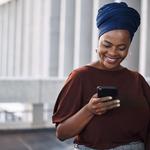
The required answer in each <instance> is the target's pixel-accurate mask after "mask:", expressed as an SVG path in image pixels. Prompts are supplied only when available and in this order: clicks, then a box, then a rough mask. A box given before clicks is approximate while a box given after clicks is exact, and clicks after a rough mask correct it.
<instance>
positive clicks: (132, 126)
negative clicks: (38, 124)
mask: <svg viewBox="0 0 150 150" xmlns="http://www.w3.org/2000/svg"><path fill="white" fill-rule="evenodd" d="M139 25H140V16H139V14H138V12H137V11H136V10H135V9H133V8H131V7H128V6H127V4H126V3H123V2H121V3H110V4H106V5H104V6H103V7H102V8H100V9H99V11H98V15H97V27H98V29H99V38H98V48H97V54H98V55H99V58H100V59H99V60H98V61H97V62H94V63H91V64H88V65H86V66H83V67H80V68H78V69H75V70H73V71H72V72H71V74H70V75H69V77H68V79H67V81H66V83H65V85H64V87H63V89H62V90H61V92H60V94H59V96H58V99H57V102H56V104H55V108H54V114H53V118H52V119H53V122H54V123H56V135H57V137H58V138H59V139H60V140H66V139H68V138H72V137H75V140H74V143H75V144H74V147H75V149H76V150H83V149H84V150H85V149H86V150H92V149H97V150H104V149H108V150H112V149H113V150H123V149H126V150H145V149H146V150H150V146H149V145H148V144H149V143H150V131H149V129H148V128H150V125H149V121H150V107H149V106H150V87H149V85H148V83H147V82H146V81H145V79H144V78H143V77H142V75H140V74H139V73H137V72H134V71H131V70H129V69H127V68H125V67H123V66H122V65H121V62H122V61H123V60H124V59H125V58H126V56H127V55H128V50H129V47H130V44H131V41H132V38H133V36H134V33H135V32H136V30H137V28H138V26H139ZM99 85H100V86H116V87H117V88H118V90H119V94H118V97H117V98H116V99H112V97H111V96H110V95H108V96H105V97H100V98H99V97H98V96H97V93H96V88H97V86H99Z"/></svg>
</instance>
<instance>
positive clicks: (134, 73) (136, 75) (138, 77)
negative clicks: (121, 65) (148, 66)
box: [127, 69, 148, 84]
mask: <svg viewBox="0 0 150 150" xmlns="http://www.w3.org/2000/svg"><path fill="white" fill-rule="evenodd" d="M127 74H128V75H129V76H130V77H131V78H133V79H135V80H138V81H139V82H140V83H146V84H148V82H147V81H146V79H145V77H144V76H143V75H142V74H141V73H139V72H138V71H133V70H129V69H127Z"/></svg>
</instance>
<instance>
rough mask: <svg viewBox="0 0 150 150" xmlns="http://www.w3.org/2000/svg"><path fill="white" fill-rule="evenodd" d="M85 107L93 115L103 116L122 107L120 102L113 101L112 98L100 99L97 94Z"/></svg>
mask: <svg viewBox="0 0 150 150" xmlns="http://www.w3.org/2000/svg"><path fill="white" fill-rule="evenodd" d="M85 107H86V109H87V110H88V111H89V112H91V113H92V114H95V115H102V114H104V113H106V112H107V111H108V110H111V109H114V108H117V107H120V100H118V99H115V100H112V97H110V96H107V97H101V98H98V96H97V94H94V95H93V96H92V98H91V99H90V101H89V103H88V104H87V105H86V106H85Z"/></svg>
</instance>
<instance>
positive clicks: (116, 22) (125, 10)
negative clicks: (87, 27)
mask: <svg viewBox="0 0 150 150" xmlns="http://www.w3.org/2000/svg"><path fill="white" fill-rule="evenodd" d="M96 23H97V28H98V29H99V37H100V36H101V35H103V34H104V33H106V32H108V31H111V30H115V29H124V30H128V31H129V33H130V36H131V40H132V38H133V36H134V33H135V32H136V30H137V29H138V27H139V25H140V15H139V13H138V12H137V11H136V10H135V9H133V8H131V7H128V5H127V4H126V3H124V2H121V3H116V2H114V3H109V4H106V5H104V6H103V7H101V8H100V9H99V10H98V15H97V18H96Z"/></svg>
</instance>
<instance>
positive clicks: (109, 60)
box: [104, 56, 119, 64]
mask: <svg viewBox="0 0 150 150" xmlns="http://www.w3.org/2000/svg"><path fill="white" fill-rule="evenodd" d="M118 60H119V58H118V57H108V56H105V58H104V61H106V62H107V63H111V64H114V63H117V62H118Z"/></svg>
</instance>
